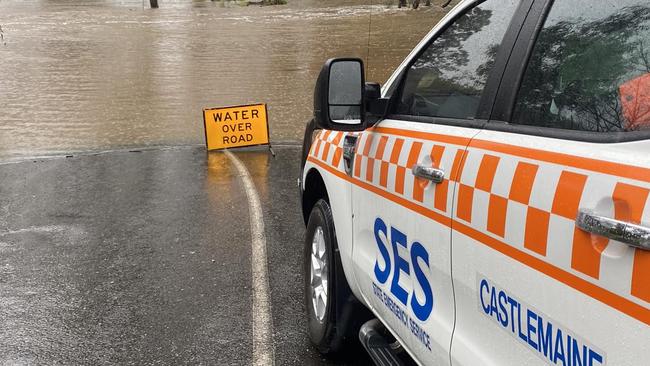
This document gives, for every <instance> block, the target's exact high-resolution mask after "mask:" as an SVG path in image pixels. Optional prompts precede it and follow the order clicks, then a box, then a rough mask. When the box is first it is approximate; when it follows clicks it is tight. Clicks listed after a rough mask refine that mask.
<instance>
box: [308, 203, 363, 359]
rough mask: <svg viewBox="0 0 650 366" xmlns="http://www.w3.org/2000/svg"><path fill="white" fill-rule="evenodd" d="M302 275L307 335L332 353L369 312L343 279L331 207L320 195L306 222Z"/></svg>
mask: <svg viewBox="0 0 650 366" xmlns="http://www.w3.org/2000/svg"><path fill="white" fill-rule="evenodd" d="M304 275H305V308H306V310H307V323H308V329H309V338H310V340H311V342H312V343H313V344H314V345H315V346H316V348H318V351H319V352H321V353H322V354H325V355H335V354H337V353H339V352H341V351H342V350H343V349H344V348H345V346H346V345H348V344H349V343H351V342H353V341H355V340H357V334H356V333H357V332H358V331H359V327H360V326H361V324H362V321H363V320H365V319H368V318H369V312H368V311H367V310H366V309H365V308H363V306H362V305H361V304H360V303H359V302H358V301H357V300H356V298H354V296H353V295H352V292H351V291H350V287H349V286H348V284H347V282H346V279H345V274H344V273H343V269H342V268H341V263H340V259H339V257H338V243H337V241H336V231H335V230H334V220H333V218H332V211H331V209H330V206H329V204H328V203H327V202H326V201H325V200H322V199H321V200H319V201H318V202H316V204H315V205H314V208H313V209H312V211H311V214H310V215H309V221H308V223H307V235H306V238H305V249H304ZM357 342H358V341H357Z"/></svg>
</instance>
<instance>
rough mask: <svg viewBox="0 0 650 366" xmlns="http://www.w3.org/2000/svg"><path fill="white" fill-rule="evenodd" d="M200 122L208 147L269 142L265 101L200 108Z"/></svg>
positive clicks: (216, 147)
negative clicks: (201, 112)
mask: <svg viewBox="0 0 650 366" xmlns="http://www.w3.org/2000/svg"><path fill="white" fill-rule="evenodd" d="M203 124H204V126H205V143H206V145H207V148H208V150H219V149H229V148H233V147H242V146H253V145H263V144H268V143H269V124H268V118H267V114H266V104H251V105H242V106H235V107H224V108H210V109H204V110H203Z"/></svg>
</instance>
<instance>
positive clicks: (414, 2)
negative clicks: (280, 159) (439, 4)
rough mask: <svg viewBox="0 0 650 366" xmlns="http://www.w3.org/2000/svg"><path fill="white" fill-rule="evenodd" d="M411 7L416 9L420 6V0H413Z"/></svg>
mask: <svg viewBox="0 0 650 366" xmlns="http://www.w3.org/2000/svg"><path fill="white" fill-rule="evenodd" d="M412 6H413V9H417V8H418V7H419V6H420V0H413V5H412Z"/></svg>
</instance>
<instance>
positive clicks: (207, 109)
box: [202, 103, 275, 156]
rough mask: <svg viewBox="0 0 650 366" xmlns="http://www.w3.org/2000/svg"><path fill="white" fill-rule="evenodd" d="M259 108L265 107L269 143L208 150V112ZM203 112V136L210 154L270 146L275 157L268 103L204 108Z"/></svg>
mask: <svg viewBox="0 0 650 366" xmlns="http://www.w3.org/2000/svg"><path fill="white" fill-rule="evenodd" d="M257 106H264V114H265V116H266V141H267V142H266V143H262V144H253V145H246V146H235V147H224V148H221V149H212V150H210V149H208V125H207V121H206V120H205V112H206V111H210V110H214V109H227V108H244V107H257ZM202 112H203V136H204V139H205V149H206V151H208V152H210V151H220V150H230V149H239V148H245V147H256V146H263V145H268V146H269V150H270V151H271V154H273V155H274V156H275V153H274V152H273V148H272V147H271V125H270V124H269V110H268V107H267V104H266V103H252V104H240V105H231V106H226V107H212V108H203V110H202Z"/></svg>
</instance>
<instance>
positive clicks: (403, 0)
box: [397, 0, 431, 9]
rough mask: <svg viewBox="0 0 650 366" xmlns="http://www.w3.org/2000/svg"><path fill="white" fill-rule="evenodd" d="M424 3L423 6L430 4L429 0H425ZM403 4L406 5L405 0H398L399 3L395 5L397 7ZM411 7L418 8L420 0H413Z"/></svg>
mask: <svg viewBox="0 0 650 366" xmlns="http://www.w3.org/2000/svg"><path fill="white" fill-rule="evenodd" d="M424 5H425V6H431V0H427V1H426V2H425V3H424ZM403 6H407V5H406V0H399V4H397V7H398V8H401V7H403ZM411 7H412V8H413V9H417V8H419V7H420V0H413V2H412V3H411Z"/></svg>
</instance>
